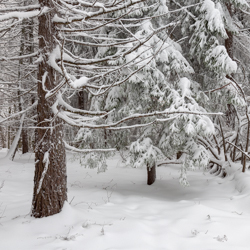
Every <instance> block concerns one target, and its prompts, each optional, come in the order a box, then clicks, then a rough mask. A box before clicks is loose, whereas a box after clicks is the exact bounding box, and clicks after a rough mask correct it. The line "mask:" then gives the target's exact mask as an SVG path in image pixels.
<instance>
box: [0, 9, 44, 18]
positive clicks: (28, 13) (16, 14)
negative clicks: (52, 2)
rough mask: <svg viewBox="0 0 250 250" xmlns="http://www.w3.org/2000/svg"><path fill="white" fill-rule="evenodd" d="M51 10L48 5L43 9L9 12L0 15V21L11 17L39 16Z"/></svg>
mask: <svg viewBox="0 0 250 250" xmlns="http://www.w3.org/2000/svg"><path fill="white" fill-rule="evenodd" d="M48 11H49V8H48V7H44V8H43V9H42V10H33V11H12V12H9V13H7V14H3V15H0V21H6V20H9V19H28V18H32V17H37V16H39V15H42V14H44V13H46V12H48Z"/></svg>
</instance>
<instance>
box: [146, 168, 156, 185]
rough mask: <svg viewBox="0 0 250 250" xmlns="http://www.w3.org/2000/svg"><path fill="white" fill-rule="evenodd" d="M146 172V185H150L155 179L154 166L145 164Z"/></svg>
mask: <svg viewBox="0 0 250 250" xmlns="http://www.w3.org/2000/svg"><path fill="white" fill-rule="evenodd" d="M147 174H148V181H147V184H148V185H152V184H153V183H154V182H155V179H156V166H155V164H154V166H152V167H149V166H147Z"/></svg>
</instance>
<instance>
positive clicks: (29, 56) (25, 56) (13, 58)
mask: <svg viewBox="0 0 250 250" xmlns="http://www.w3.org/2000/svg"><path fill="white" fill-rule="evenodd" d="M37 55H38V51H37V52H34V53H32V54H28V55H23V56H13V57H5V56H4V57H0V62H1V61H13V60H22V59H27V58H31V57H34V56H37Z"/></svg>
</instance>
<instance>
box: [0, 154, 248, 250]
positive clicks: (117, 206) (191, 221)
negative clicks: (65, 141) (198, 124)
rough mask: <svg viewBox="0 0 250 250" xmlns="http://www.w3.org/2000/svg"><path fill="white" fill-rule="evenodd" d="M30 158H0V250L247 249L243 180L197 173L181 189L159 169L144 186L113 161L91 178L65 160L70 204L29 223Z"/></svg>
mask: <svg viewBox="0 0 250 250" xmlns="http://www.w3.org/2000/svg"><path fill="white" fill-rule="evenodd" d="M5 154H6V151H5V150H2V151H0V157H4V155H5ZM33 157H34V156H33V155H31V154H26V155H24V156H20V155H17V156H16V159H15V161H14V162H11V161H9V160H7V159H0V186H1V184H2V188H1V189H0V249H1V250H40V249H41V250H52V249H53V250H56V249H58V250H59V249H60V250H63V249H67V250H69V249H71V250H104V249H107V250H108V249H109V250H121V249H124V250H125V249H126V250H127V249H128V250H132V249H133V250H140V249H141V250H186V249H187V250H213V249H214V250H223V249H225V250H241V249H242V250H243V249H250V175H249V173H246V174H244V175H243V174H241V173H237V174H231V175H229V176H228V177H226V178H225V179H221V178H219V177H215V176H213V175H211V174H209V172H203V171H202V170H197V171H195V172H189V181H190V184H191V186H190V187H186V188H183V187H182V186H180V185H179V181H178V178H179V169H178V167H177V166H174V165H173V166H168V167H159V168H157V181H156V183H155V184H153V185H152V186H147V185H146V170H145V169H133V168H128V167H125V166H124V164H123V163H122V161H121V159H120V157H119V155H117V156H115V157H113V158H112V159H110V160H109V161H108V171H106V172H105V173H99V174H97V171H96V170H93V169H88V168H85V167H84V166H81V165H80V164H79V162H78V161H73V162H72V160H70V159H72V155H70V154H68V163H67V166H68V201H69V203H70V204H69V203H67V204H65V206H64V209H63V211H62V212H61V213H60V214H57V215H54V216H51V217H47V218H42V219H34V218H32V217H30V216H29V212H30V207H31V199H32V189H33V174H34V163H33Z"/></svg>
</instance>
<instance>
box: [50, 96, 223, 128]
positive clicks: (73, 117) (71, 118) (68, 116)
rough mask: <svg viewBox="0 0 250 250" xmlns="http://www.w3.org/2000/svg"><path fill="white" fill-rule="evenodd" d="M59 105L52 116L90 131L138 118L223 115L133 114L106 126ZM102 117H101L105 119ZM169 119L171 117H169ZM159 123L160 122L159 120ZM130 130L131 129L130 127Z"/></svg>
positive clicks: (53, 107) (203, 113) (201, 113)
mask: <svg viewBox="0 0 250 250" xmlns="http://www.w3.org/2000/svg"><path fill="white" fill-rule="evenodd" d="M58 104H59V101H58V100H57V101H56V102H55V103H54V105H53V106H52V110H53V112H54V114H55V115H56V116H57V117H59V118H61V119H62V120H64V121H65V122H66V123H68V124H69V125H71V126H75V127H79V128H90V129H109V128H112V127H117V126H118V125H120V124H122V123H124V122H126V121H130V120H134V119H138V118H145V117H154V116H166V115H167V116H170V115H177V114H185V115H198V116H203V115H204V116H207V115H223V113H205V112H194V111H188V110H183V111H178V110H176V111H155V112H151V113H145V114H134V115H131V116H128V117H125V118H123V119H121V120H119V121H117V122H113V123H108V124H102V125H95V124H90V123H89V122H90V121H95V120H97V118H96V117H94V118H88V117H82V116H80V115H77V114H72V113H70V112H67V111H63V110H58V108H57V105H58ZM105 116H106V115H104V116H103V117H105ZM169 118H170V119H171V118H172V117H169ZM159 121H160V120H159ZM130 128H132V127H130Z"/></svg>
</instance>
